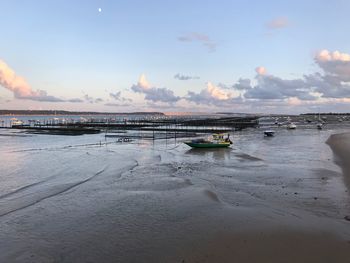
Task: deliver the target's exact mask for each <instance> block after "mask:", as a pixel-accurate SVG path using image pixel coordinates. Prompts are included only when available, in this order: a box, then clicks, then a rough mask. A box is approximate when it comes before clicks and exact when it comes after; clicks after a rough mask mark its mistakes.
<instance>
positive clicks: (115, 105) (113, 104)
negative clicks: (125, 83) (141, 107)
mask: <svg viewBox="0 0 350 263" xmlns="http://www.w3.org/2000/svg"><path fill="white" fill-rule="evenodd" d="M105 106H109V107H128V106H130V104H129V103H106V104H105Z"/></svg>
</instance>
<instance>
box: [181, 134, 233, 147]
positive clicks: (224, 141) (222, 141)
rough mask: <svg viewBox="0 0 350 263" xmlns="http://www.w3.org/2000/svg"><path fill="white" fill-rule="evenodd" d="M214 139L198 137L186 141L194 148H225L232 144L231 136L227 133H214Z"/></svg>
mask: <svg viewBox="0 0 350 263" xmlns="http://www.w3.org/2000/svg"><path fill="white" fill-rule="evenodd" d="M212 136H213V138H212V140H204V139H196V140H192V141H188V142H184V143H185V144H187V145H188V146H190V147H192V148H223V147H229V146H230V145H231V144H232V141H231V140H230V136H229V135H227V136H226V138H224V137H225V134H213V135H212Z"/></svg>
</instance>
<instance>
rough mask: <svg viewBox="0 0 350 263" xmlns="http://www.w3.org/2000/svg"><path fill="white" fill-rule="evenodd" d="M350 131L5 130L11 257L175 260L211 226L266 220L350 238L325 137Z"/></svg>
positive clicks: (5, 209) (3, 248)
mask: <svg viewBox="0 0 350 263" xmlns="http://www.w3.org/2000/svg"><path fill="white" fill-rule="evenodd" d="M348 130H349V128H348V127H346V125H345V124H344V125H338V126H333V127H332V126H329V127H327V128H326V129H324V130H322V131H318V130H316V129H297V130H294V131H288V130H286V129H282V128H280V129H277V130H276V131H277V132H276V136H275V137H272V138H270V137H264V136H263V130H262V129H251V130H245V131H242V132H236V133H234V134H232V136H231V137H232V139H233V141H234V144H233V146H232V147H231V148H228V149H212V150H205V149H198V150H196V149H190V148H189V147H188V146H186V145H185V144H183V143H182V141H183V140H174V139H171V140H157V141H151V140H135V141H133V142H130V143H124V142H123V143H120V142H119V143H118V142H115V140H113V139H112V138H109V139H108V140H106V139H105V138H104V134H94V135H83V136H58V135H30V134H24V133H22V132H16V131H15V130H5V129H4V130H1V131H0V133H1V134H0V160H1V170H0V180H1V184H0V229H1V232H0V240H1V241H0V242H1V244H0V261H4V260H5V261H18V262H72V261H75V262H77V261H78V262H88V261H91V262H96V261H106V262H108V261H110V262H117V261H118V260H119V261H123V262H138V261H139V260H138V259H140V258H142V259H143V261H144V262H147V261H149V262H152V261H153V260H154V259H157V261H159V262H162V260H161V259H163V262H164V260H165V261H170V260H175V261H176V260H177V259H178V258H177V256H178V255H179V254H181V253H182V252H181V251H184V250H185V249H187V248H188V246H189V244H193V242H198V240H201V239H203V235H204V236H205V235H206V234H208V235H209V233H218V232H220V231H228V230H229V229H231V230H232V229H235V228H237V227H238V228H240V229H252V228H254V227H257V225H259V226H262V225H266V226H268V227H271V225H277V226H279V227H285V226H289V227H292V228H293V227H295V228H299V227H301V228H307V229H309V230H313V229H314V231H329V232H330V233H332V234H336V235H340V236H343V237H344V238H345V239H350V230H349V229H350V228H349V223H348V222H346V221H345V220H344V219H343V218H344V216H345V215H347V214H348V213H349V211H350V194H349V189H348V188H347V185H346V184H345V183H344V177H343V175H342V173H341V169H340V168H339V167H338V166H337V165H336V164H334V162H333V153H332V151H331V149H330V148H329V147H328V145H327V144H326V143H325V142H326V140H327V139H328V137H329V136H330V135H331V134H334V133H340V132H344V131H348ZM233 222H234V224H233ZM315 222H316V223H315ZM225 229H226V230H225ZM175 248H176V249H175Z"/></svg>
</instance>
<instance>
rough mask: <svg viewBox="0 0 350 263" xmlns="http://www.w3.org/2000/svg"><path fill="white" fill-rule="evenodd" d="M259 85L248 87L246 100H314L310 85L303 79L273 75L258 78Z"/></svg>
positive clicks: (245, 95) (258, 76)
mask: <svg viewBox="0 0 350 263" xmlns="http://www.w3.org/2000/svg"><path fill="white" fill-rule="evenodd" d="M256 80H257V85H256V86H254V87H248V88H247V89H246V90H247V91H246V93H245V94H244V97H245V98H249V99H280V100H281V99H287V98H289V97H296V98H298V99H300V100H314V99H316V97H315V96H313V95H311V94H310V91H311V90H310V85H308V83H307V82H305V80H303V79H292V80H289V79H282V78H279V77H276V76H273V75H260V74H258V75H257V76H256Z"/></svg>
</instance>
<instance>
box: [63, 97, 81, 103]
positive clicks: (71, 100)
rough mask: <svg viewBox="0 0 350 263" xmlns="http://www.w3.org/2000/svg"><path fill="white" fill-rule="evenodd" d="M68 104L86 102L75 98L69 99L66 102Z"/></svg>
mask: <svg viewBox="0 0 350 263" xmlns="http://www.w3.org/2000/svg"><path fill="white" fill-rule="evenodd" d="M66 101H67V102H72V103H81V102H84V100H82V99H79V98H74V99H68V100H66Z"/></svg>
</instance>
